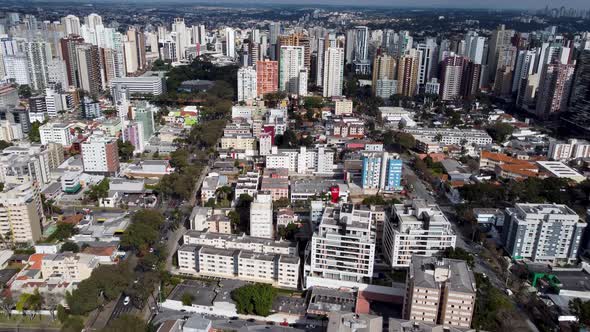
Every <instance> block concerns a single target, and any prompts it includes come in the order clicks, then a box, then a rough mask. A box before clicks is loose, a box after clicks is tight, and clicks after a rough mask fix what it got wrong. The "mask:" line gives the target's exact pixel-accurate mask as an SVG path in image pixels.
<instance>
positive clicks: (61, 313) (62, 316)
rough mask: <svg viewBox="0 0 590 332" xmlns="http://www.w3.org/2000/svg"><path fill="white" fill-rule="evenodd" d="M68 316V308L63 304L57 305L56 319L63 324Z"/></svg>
mask: <svg viewBox="0 0 590 332" xmlns="http://www.w3.org/2000/svg"><path fill="white" fill-rule="evenodd" d="M69 317H70V314H69V313H68V310H67V309H66V308H65V307H64V306H63V305H61V304H60V305H58V306H57V319H58V320H59V321H60V322H61V323H62V324H63V323H65V322H66V320H67V319H68V318H69Z"/></svg>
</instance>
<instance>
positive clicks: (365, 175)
mask: <svg viewBox="0 0 590 332" xmlns="http://www.w3.org/2000/svg"><path fill="white" fill-rule="evenodd" d="M362 165H363V169H362V187H363V189H378V190H383V191H386V192H392V191H396V190H401V189H402V185H401V179H402V165H403V163H402V160H401V159H399V156H397V155H390V154H388V153H387V152H381V153H377V152H375V153H370V154H366V155H364V156H363V158H362Z"/></svg>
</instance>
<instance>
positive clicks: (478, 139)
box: [404, 128, 492, 146]
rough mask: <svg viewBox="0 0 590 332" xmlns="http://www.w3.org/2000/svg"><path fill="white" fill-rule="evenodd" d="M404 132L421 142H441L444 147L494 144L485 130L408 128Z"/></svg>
mask: <svg viewBox="0 0 590 332" xmlns="http://www.w3.org/2000/svg"><path fill="white" fill-rule="evenodd" d="M404 132H406V133H408V134H411V135H412V136H414V138H415V139H419V140H421V141H430V142H436V141H438V142H440V143H441V144H443V145H451V144H455V145H472V144H475V145H476V146H484V145H487V144H492V137H491V136H490V135H488V133H487V132H486V131H485V130H478V129H452V128H406V129H404Z"/></svg>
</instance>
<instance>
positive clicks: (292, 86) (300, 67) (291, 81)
mask: <svg viewBox="0 0 590 332" xmlns="http://www.w3.org/2000/svg"><path fill="white" fill-rule="evenodd" d="M304 71H305V62H304V47H303V46H281V48H280V61H279V89H280V90H281V91H285V92H287V93H289V94H294V95H298V94H300V92H301V91H300V86H301V84H300V81H305V82H307V77H306V75H305V72H304ZM302 74H303V75H304V76H301V75H302Z"/></svg>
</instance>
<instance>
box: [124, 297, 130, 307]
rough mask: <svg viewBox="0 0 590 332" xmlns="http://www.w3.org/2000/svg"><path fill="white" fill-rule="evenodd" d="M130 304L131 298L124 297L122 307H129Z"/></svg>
mask: <svg viewBox="0 0 590 332" xmlns="http://www.w3.org/2000/svg"><path fill="white" fill-rule="evenodd" d="M130 302H131V298H130V297H129V296H125V299H124V300H123V305H129V303H130Z"/></svg>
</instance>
